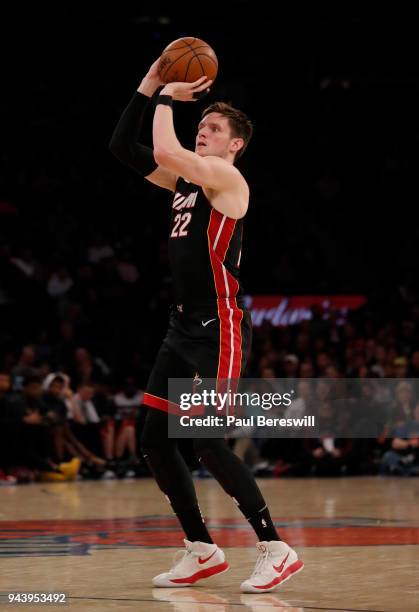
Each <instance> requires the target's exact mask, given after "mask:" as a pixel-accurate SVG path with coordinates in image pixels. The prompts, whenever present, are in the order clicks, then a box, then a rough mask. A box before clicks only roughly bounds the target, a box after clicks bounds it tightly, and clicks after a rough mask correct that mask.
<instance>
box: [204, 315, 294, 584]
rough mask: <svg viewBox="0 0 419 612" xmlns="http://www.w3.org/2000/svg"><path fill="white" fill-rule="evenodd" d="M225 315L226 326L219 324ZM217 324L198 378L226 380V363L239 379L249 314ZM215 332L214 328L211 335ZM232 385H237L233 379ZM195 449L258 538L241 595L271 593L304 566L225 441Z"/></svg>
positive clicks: (246, 345)
mask: <svg viewBox="0 0 419 612" xmlns="http://www.w3.org/2000/svg"><path fill="white" fill-rule="evenodd" d="M223 315H224V317H225V321H223V320H222V318H223ZM220 319H221V320H220V326H223V325H224V329H222V332H223V333H220V334H219V336H220V337H221V340H220V348H219V354H218V355H217V353H214V350H213V345H210V347H209V348H208V349H207V350H206V351H202V352H201V353H199V363H197V364H196V367H197V370H198V372H199V374H200V376H201V378H226V377H225V376H221V377H220V375H219V374H220V364H222V363H225V364H228V371H232V372H238V374H236V379H238V378H239V376H240V374H241V372H242V371H243V369H244V367H245V363H246V358H247V355H248V352H249V346H250V342H251V322H250V314H249V313H248V312H247V311H242V312H240V313H238V312H237V311H233V312H232V313H227V312H226V313H225V314H224V313H221V315H220ZM218 331H219V330H217V328H215V333H214V336H215V335H216V334H217V332H218ZM231 347H233V348H231ZM214 357H216V359H214ZM237 359H239V360H240V362H239V363H238V364H236V363H235V360H237ZM233 376H234V375H233ZM231 382H232V384H233V385H234V384H235V381H234V380H233V381H231ZM194 447H195V450H196V453H197V456H198V458H199V460H200V461H202V462H203V463H204V464H205V466H206V467H207V469H208V470H209V471H210V472H211V473H212V474H213V476H214V477H215V478H216V479H217V481H218V482H219V483H220V485H221V486H222V487H223V489H224V490H225V491H226V493H228V495H230V496H231V497H232V498H233V500H234V501H235V503H236V504H237V506H238V507H239V509H240V510H241V511H242V513H243V514H244V516H245V517H246V519H247V520H248V521H249V523H250V524H251V525H252V527H253V529H254V530H255V533H256V535H257V537H258V539H259V542H258V545H257V546H258V550H259V558H258V561H257V564H256V570H255V571H256V573H254V574H253V575H252V576H251V578H250V579H249V580H247V581H246V582H244V583H243V584H242V586H241V588H242V590H243V591H245V592H263V591H270V590H273V588H275V587H276V586H278V585H279V584H280V583H281V582H284V581H285V580H287V579H288V578H290V577H291V576H292V575H293V574H294V573H296V572H297V571H299V570H300V569H302V567H303V563H302V562H301V561H299V560H298V557H297V554H296V553H295V551H294V550H293V549H292V548H290V547H289V546H288V544H286V543H285V542H282V541H281V538H280V537H279V535H278V533H277V531H276V528H275V526H274V524H273V521H272V518H271V515H270V512H269V509H268V506H267V504H266V502H265V500H264V498H263V496H262V493H261V491H260V489H259V487H258V485H257V483H256V480H255V478H254V476H253V474H252V473H251V472H250V470H249V468H248V467H247V465H246V464H245V463H244V462H243V461H242V460H241V459H239V457H237V455H235V454H234V453H233V451H232V450H231V449H230V448H229V447H228V445H227V444H226V442H225V440H224V439H217V438H213V439H208V438H206V439H202V438H201V439H196V440H195V441H194Z"/></svg>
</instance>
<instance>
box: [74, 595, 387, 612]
mask: <svg viewBox="0 0 419 612" xmlns="http://www.w3.org/2000/svg"><path fill="white" fill-rule="evenodd" d="M256 597H257V594H256ZM67 599H68V600H71V599H75V600H83V601H84V600H92V601H133V602H141V601H148V602H150V603H156V604H157V603H158V604H161V603H162V602H163V601H164V602H165V603H188V604H193V603H196V604H200V605H202V604H203V605H207V606H208V605H210V606H219V605H220V602H213V601H208V602H207V601H198V602H192V601H190V600H189V601H188V600H184V601H182V600H180V599H174V600H170V599H165V600H162V599H154V598H153V599H148V598H134V597H81V596H80V597H79V596H76V595H71V596H70V595H69V596H68V597H67ZM255 603H257V599H256V598H255ZM222 605H224V604H222ZM225 605H228V606H241V607H248V606H247V604H244V603H239V602H233V601H229V602H228V603H226V604H225ZM258 606H260V607H264V608H265V607H266V608H272V607H273V606H272V604H259V603H258ZM292 606H297V607H301V606H300V605H299V604H298V603H295V600H294V602H293V603H292ZM275 607H278V608H279V609H280V608H281V607H283V608H289V605H287V606H275ZM302 607H303V608H304V609H305V610H323V611H326V612H327V611H328V610H329V611H330V610H333V611H335V612H388V611H387V610H373V609H372V608H368V609H367V610H366V609H365V608H335V607H333V608H331V607H330V606H328V607H327V608H325V607H323V606H321V607H319V606H306V605H304V604H303V603H302Z"/></svg>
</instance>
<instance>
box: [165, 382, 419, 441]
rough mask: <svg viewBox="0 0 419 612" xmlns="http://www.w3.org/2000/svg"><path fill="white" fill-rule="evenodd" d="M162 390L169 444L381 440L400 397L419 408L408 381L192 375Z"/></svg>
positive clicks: (418, 395) (418, 385)
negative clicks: (212, 440)
mask: <svg viewBox="0 0 419 612" xmlns="http://www.w3.org/2000/svg"><path fill="white" fill-rule="evenodd" d="M168 391H169V419H168V435H169V437H171V438H219V437H224V436H227V437H235V438H238V437H252V438H322V439H326V438H328V439H336V438H353V439H361V438H377V437H379V436H387V437H388V436H389V435H390V434H389V432H391V431H393V429H394V427H396V426H397V423H398V421H397V415H399V412H398V411H397V406H398V401H399V397H400V394H403V393H404V394H406V393H409V397H411V400H412V402H413V404H412V405H415V403H416V402H417V403H418V404H419V382H418V381H417V380H416V379H377V378H360V379H354V378H335V379H327V378H312V379H308V378H296V379H290V378H267V379H260V378H259V379H255V378H246V379H240V380H234V379H223V380H220V379H218V380H216V379H204V378H202V377H199V376H195V378H194V379H190V378H189V379H185V378H172V379H169V381H168ZM406 418H407V417H406ZM414 425H415V427H418V428H419V420H418V423H417V424H414ZM415 431H416V430H415Z"/></svg>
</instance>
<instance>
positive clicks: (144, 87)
mask: <svg viewBox="0 0 419 612" xmlns="http://www.w3.org/2000/svg"><path fill="white" fill-rule="evenodd" d="M159 63H160V57H158V58H157V59H156V61H155V62H153V63H152V64H151V66H150V68H149V69H148V72H147V74H146V75H145V77H144V78H143V80H142V81H141V84H140V86H139V87H138V90H137V91H139V92H141V93H143V94H145V95H146V96H152V95H153V94H154V92H155V91H156V89H158V88H159V87H161V86H162V85H164V83H163V81H162V80H161V79H160V76H159V71H158V65H159Z"/></svg>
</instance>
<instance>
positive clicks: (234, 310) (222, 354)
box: [110, 60, 303, 593]
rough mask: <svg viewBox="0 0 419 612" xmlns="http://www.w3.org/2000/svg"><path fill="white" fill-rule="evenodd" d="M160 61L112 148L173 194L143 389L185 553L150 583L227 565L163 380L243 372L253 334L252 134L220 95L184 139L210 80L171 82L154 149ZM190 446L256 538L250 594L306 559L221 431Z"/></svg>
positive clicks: (148, 454) (156, 458) (150, 441)
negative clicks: (248, 291)
mask: <svg viewBox="0 0 419 612" xmlns="http://www.w3.org/2000/svg"><path fill="white" fill-rule="evenodd" d="M157 66H158V60H157V61H156V62H155V63H154V64H153V65H152V66H151V68H150V70H149V71H148V73H147V74H146V76H145V77H144V79H143V80H142V82H141V84H140V86H139V87H138V89H137V92H136V93H135V94H134V96H133V98H132V99H131V101H130V103H129V104H128V106H127V108H126V109H125V111H124V112H123V114H122V116H121V118H120V120H119V122H118V124H117V126H116V129H115V131H114V134H113V136H112V140H111V143H110V150H111V151H112V153H114V155H115V156H116V157H117V158H118V159H119V160H120V161H121V162H123V163H125V164H127V165H128V166H130V167H131V168H133V169H134V170H136V171H137V172H139V173H140V174H142V175H143V176H144V177H145V178H146V179H147V180H148V181H150V182H151V183H154V184H155V185H158V186H159V187H162V188H163V189H167V190H169V191H171V192H173V194H174V195H173V201H172V214H171V224H170V230H169V259H170V264H171V268H172V275H173V281H174V289H175V295H176V307H175V308H174V311H173V312H172V315H171V320H170V325H169V330H168V333H167V336H166V338H165V339H164V341H163V344H162V346H161V349H160V351H159V353H158V355H157V358H156V362H155V364H154V368H153V370H152V372H151V375H150V379H149V382H148V386H147V391H146V393H145V396H144V403H145V404H146V405H147V406H148V412H147V417H146V422H145V425H144V429H143V435H142V441H141V442H142V452H143V455H144V457H145V458H146V461H147V463H148V465H149V467H150V469H151V471H152V473H153V475H154V477H155V479H156V481H157V484H158V486H159V487H160V489H161V490H162V491H163V493H164V494H165V495H166V497H167V499H168V500H169V502H170V504H171V506H172V508H173V511H174V512H175V513H176V515H177V517H178V519H179V521H180V523H181V525H182V528H183V530H184V532H185V534H186V539H185V540H184V542H185V546H186V552H185V553H184V555H183V556H182V558H181V559H180V560H179V561H178V562H177V563H175V565H174V566H173V567H172V568H171V569H169V571H167V572H165V573H163V574H160V575H158V576H156V577H155V578H154V579H153V584H154V586H159V587H174V586H178V587H187V586H191V585H193V584H195V583H196V582H198V581H199V580H203V579H205V578H208V577H210V576H214V575H215V574H219V573H221V572H224V571H226V570H227V569H228V567H229V566H228V563H227V562H226V560H225V555H224V553H223V551H222V550H221V549H220V548H218V546H217V545H216V544H215V543H214V542H213V541H212V539H211V536H210V534H209V532H208V530H207V527H206V525H205V522H204V520H203V518H202V516H201V512H200V509H199V506H198V501H197V497H196V493H195V488H194V485H193V481H192V478H191V475H190V472H189V469H188V467H187V465H186V464H185V462H184V460H183V458H182V456H181V454H180V453H179V450H178V449H177V445H176V440H174V439H170V438H168V435H167V431H168V418H169V417H168V389H167V386H168V383H167V381H168V378H190V379H191V383H192V380H193V378H194V376H195V375H196V374H198V375H199V376H200V377H205V378H214V379H215V378H220V379H227V378H234V379H238V378H239V377H240V375H241V372H242V371H243V369H244V367H245V364H246V359H247V356H248V352H249V349H250V342H251V320H250V314H249V312H248V311H247V310H245V309H244V307H243V299H242V294H241V287H240V282H239V265H240V255H241V242H242V228H243V217H244V216H245V214H246V211H247V207H248V201H249V188H248V185H247V183H246V181H245V179H244V178H243V176H242V175H241V173H240V172H239V171H238V170H237V168H236V167H235V166H234V162H235V160H236V159H237V158H238V157H239V156H240V155H241V154H242V153H243V152H244V150H245V148H246V146H247V144H248V142H249V140H250V137H251V135H252V125H251V123H250V121H249V120H248V118H247V117H246V116H245V115H244V113H242V112H241V111H239V110H236V109H235V108H233V107H231V106H230V105H228V104H225V103H222V102H218V103H215V104H212V105H211V106H210V107H209V108H207V109H206V110H205V111H204V112H203V114H202V119H201V122H200V123H199V125H198V132H197V136H196V144H195V151H194V152H192V151H188V150H186V149H184V148H183V147H182V146H181V144H180V143H179V141H178V139H177V137H176V133H175V130H174V126H173V111H172V101H173V100H180V101H185V102H186V101H193V100H194V99H195V98H196V97H197V95H198V96H199V94H200V93H201V92H204V91H205V90H206V89H208V87H209V85H210V84H211V82H210V81H207V79H206V77H202V78H201V79H199V80H198V81H196V82H195V83H170V84H168V85H166V86H165V87H164V88H163V89H162V90H161V91H160V95H159V96H158V97H157V100H156V107H155V111H154V121H153V145H154V150H151V149H150V148H147V147H146V146H144V145H143V144H140V143H138V142H137V141H138V139H139V138H140V135H141V127H142V121H143V115H144V112H145V109H146V107H147V104H148V103H149V100H150V97H151V96H152V95H153V94H154V93H155V92H156V90H157V89H158V88H159V87H160V86H161V85H163V83H162V82H161V81H160V79H159V76H158V72H157ZM194 448H195V451H196V453H197V456H198V458H199V460H200V461H201V462H203V463H204V465H205V466H206V468H207V469H208V470H209V471H210V472H211V473H212V474H213V476H214V477H215V478H216V479H217V481H218V482H219V483H220V485H221V486H222V487H223V488H224V490H225V491H226V493H227V494H228V495H230V496H231V497H232V498H233V500H234V502H235V503H236V504H237V505H238V507H239V509H240V510H241V511H242V513H243V514H244V516H245V517H246V519H247V520H248V521H249V523H250V525H251V526H252V527H253V529H254V530H255V532H256V535H257V537H258V539H259V542H258V544H257V550H258V552H259V555H258V559H257V562H256V567H255V570H254V572H253V574H252V575H251V577H250V578H249V579H248V580H246V581H245V582H243V583H242V585H241V590H242V591H243V592H247V593H249V592H250V593H261V592H265V591H272V590H273V589H274V588H275V587H277V586H278V585H280V584H282V583H283V582H284V581H285V580H287V579H288V578H290V577H291V576H292V575H293V574H295V573H296V572H298V571H299V570H301V569H302V567H303V563H302V561H300V560H299V559H298V557H297V554H296V552H295V551H294V550H293V549H292V548H290V547H289V546H288V544H286V543H285V542H283V541H281V539H280V538H279V536H278V534H277V532H276V529H275V527H274V525H273V523H272V519H271V516H270V513H269V510H268V508H267V505H266V503H265V500H264V499H263V497H262V494H261V492H260V490H259V488H258V486H257V484H256V482H255V480H254V478H253V476H252V474H251V473H250V471H249V470H248V468H247V466H246V465H245V464H244V463H243V462H242V461H241V460H240V459H239V458H238V457H236V455H235V454H234V453H233V452H232V451H231V450H230V449H229V447H228V446H227V445H226V443H225V441H224V440H223V439H196V440H194Z"/></svg>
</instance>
